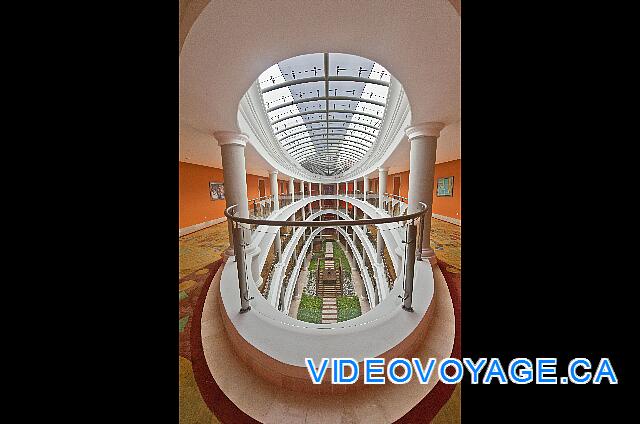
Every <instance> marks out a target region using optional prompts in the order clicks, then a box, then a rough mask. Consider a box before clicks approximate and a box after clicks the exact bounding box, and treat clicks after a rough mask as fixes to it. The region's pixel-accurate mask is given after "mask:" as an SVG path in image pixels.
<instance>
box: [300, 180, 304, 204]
mask: <svg viewBox="0 0 640 424" xmlns="http://www.w3.org/2000/svg"><path fill="white" fill-rule="evenodd" d="M300 193H301V194H302V198H303V199H304V181H302V180H300Z"/></svg>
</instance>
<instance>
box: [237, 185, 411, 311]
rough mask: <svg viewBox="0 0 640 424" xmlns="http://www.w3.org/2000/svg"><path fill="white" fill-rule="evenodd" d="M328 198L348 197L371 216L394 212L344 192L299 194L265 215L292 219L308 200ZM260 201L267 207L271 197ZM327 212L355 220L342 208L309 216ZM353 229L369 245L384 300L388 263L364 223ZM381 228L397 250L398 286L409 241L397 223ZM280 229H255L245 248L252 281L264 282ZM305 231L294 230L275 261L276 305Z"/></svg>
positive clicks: (272, 300)
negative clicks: (383, 261) (378, 256)
mask: <svg viewBox="0 0 640 424" xmlns="http://www.w3.org/2000/svg"><path fill="white" fill-rule="evenodd" d="M286 197H288V198H289V200H290V198H291V196H286ZM327 199H329V200H340V201H345V202H347V203H350V204H352V205H354V206H356V207H358V208H359V209H361V210H362V211H363V212H364V213H365V214H366V215H367V216H369V217H371V218H383V217H389V216H390V215H389V214H388V213H387V212H385V211H383V210H381V209H379V208H376V207H375V206H373V205H371V204H370V203H368V202H365V201H363V200H361V199H358V198H355V197H350V196H344V195H322V196H311V197H306V198H304V199H302V198H298V199H297V200H296V201H294V202H292V203H290V204H288V205H286V206H284V207H281V208H280V209H278V210H276V211H272V212H271V213H270V214H269V215H268V216H267V217H264V218H265V219H269V220H281V221H285V220H288V219H290V218H291V217H292V216H293V215H294V214H296V213H297V211H298V210H300V209H302V208H303V207H306V206H307V205H308V204H310V203H313V202H315V201H318V200H327ZM398 201H399V200H398ZM259 202H260V203H261V204H262V205H264V207H266V204H267V203H268V202H269V200H268V199H267V198H262V199H261V200H260V201H259ZM250 203H253V201H251V202H250ZM404 209H405V210H406V206H405V207H404ZM249 210H252V208H250V209H249ZM323 214H335V215H338V216H340V217H341V218H343V219H345V220H352V218H351V217H350V216H349V215H348V214H346V213H344V212H343V211H341V210H339V209H322V210H319V211H316V212H314V213H312V214H311V215H310V216H308V217H307V219H306V220H307V221H312V220H314V219H315V218H317V217H319V216H321V215H323ZM353 231H354V232H355V233H356V235H357V236H358V238H359V239H360V242H361V243H362V245H363V246H364V247H365V252H366V254H367V256H369V262H370V263H371V264H372V266H373V267H374V275H375V278H376V286H377V287H378V294H379V297H380V301H382V300H384V299H385V298H386V297H387V295H388V293H389V282H388V281H387V278H386V273H385V271H384V266H383V265H382V264H379V263H377V262H376V249H375V246H373V244H372V243H371V241H370V240H369V238H368V237H367V235H366V233H365V231H364V230H363V228H362V227H361V226H353ZM379 231H382V237H383V239H384V242H385V244H386V246H387V249H388V251H389V252H390V253H393V254H391V255H390V256H391V259H392V262H393V267H394V270H395V271H396V276H397V277H396V281H394V282H393V283H394V284H393V285H394V286H395V285H396V283H397V282H398V281H402V280H401V279H402V278H403V276H404V275H403V267H402V262H403V256H404V242H405V234H404V228H402V227H398V225H397V223H391V224H380V225H379ZM278 233H279V228H276V227H271V226H268V225H261V226H258V227H257V228H256V229H255V230H254V231H252V234H251V241H250V243H249V244H248V245H247V246H246V249H245V261H246V262H247V264H248V269H250V270H251V272H250V273H249V276H250V277H251V278H250V281H252V282H253V283H254V285H256V286H261V284H262V277H261V275H260V274H261V270H262V269H263V267H264V265H265V263H266V259H267V254H268V252H269V250H270V248H271V245H272V244H273V243H274V241H275V237H276V236H277V234H278ZM302 233H303V230H302V229H300V228H298V229H296V230H295V231H293V234H292V236H291V238H290V239H289V242H288V243H287V245H286V246H285V248H284V249H283V251H282V260H281V261H279V262H278V263H277V264H276V265H275V268H274V271H273V276H272V278H271V285H270V287H269V292H268V296H267V299H268V301H269V303H271V304H272V306H274V307H277V306H278V303H279V299H280V290H281V287H282V282H283V273H284V270H285V268H286V266H285V265H286V264H288V263H289V261H290V260H291V257H292V255H293V250H294V249H295V246H296V244H297V243H298V241H299V239H300V237H302ZM354 247H355V246H354ZM353 250H354V251H357V250H358V249H355V248H354V249H353ZM362 259H363V261H362V264H361V263H360V262H358V264H359V267H360V269H361V271H362V274H363V275H365V274H367V277H366V278H365V282H367V283H366V284H367V287H366V288H367V295H368V300H369V304H370V305H372V307H373V306H375V305H376V297H375V296H372V294H373V283H372V282H371V279H370V277H369V276H368V273H366V272H364V269H365V267H364V258H362ZM295 272H296V275H297V273H299V269H298V270H297V271H295ZM285 304H290V299H289V298H288V297H285ZM287 309H288V308H287Z"/></svg>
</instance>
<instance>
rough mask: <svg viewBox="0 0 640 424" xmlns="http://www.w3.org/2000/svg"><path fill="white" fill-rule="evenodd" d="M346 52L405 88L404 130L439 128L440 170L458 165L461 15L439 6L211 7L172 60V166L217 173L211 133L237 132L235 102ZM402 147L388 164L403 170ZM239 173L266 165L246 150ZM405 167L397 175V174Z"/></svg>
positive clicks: (405, 150) (335, 0)
mask: <svg viewBox="0 0 640 424" xmlns="http://www.w3.org/2000/svg"><path fill="white" fill-rule="evenodd" d="M323 51H328V52H344V53H351V54H356V55H359V56H363V57H366V58H369V59H372V60H375V61H376V62H378V63H380V64H381V65H383V66H384V67H385V68H387V69H388V70H389V71H390V72H391V73H392V74H393V75H394V76H395V77H396V78H397V79H398V80H399V81H400V82H401V83H402V85H403V87H404V89H405V91H406V94H407V96H408V99H409V102H410V105H411V114H412V120H413V121H412V123H413V124H417V123H421V122H429V121H440V122H444V123H445V124H447V125H448V126H447V128H445V129H444V130H443V133H442V135H441V138H440V140H439V142H438V154H437V161H438V162H446V161H449V160H453V159H458V158H459V157H460V16H459V14H458V12H457V11H456V9H455V8H454V7H453V6H452V5H451V4H450V3H449V2H448V1H447V0H428V1H425V0H404V1H402V2H391V1H388V0H384V1H382V0H352V1H350V2H349V3H348V7H345V3H344V2H343V1H340V0H325V1H317V0H315V1H304V0H297V1H292V0H273V1H270V2H268V3H261V2H255V1H238V0H236V1H232V0H219V1H213V2H211V3H209V4H208V5H207V6H206V7H205V8H204V10H203V11H202V13H201V14H200V16H199V17H198V18H197V19H196V20H195V22H194V24H193V26H192V27H191V30H190V32H189V33H188V35H187V36H186V39H185V41H184V44H183V47H182V50H181V53H180V119H181V122H180V160H181V161H185V162H191V163H198V164H202V165H207V166H216V167H220V166H221V158H220V148H219V147H218V146H217V142H216V141H215V139H214V138H213V136H211V135H209V134H213V132H214V131H222V130H230V131H234V130H237V129H238V124H237V113H238V104H239V102H240V99H241V98H242V96H243V95H244V93H245V92H246V91H247V89H248V88H249V86H250V85H251V84H252V83H253V81H255V79H256V78H257V77H258V75H260V73H262V72H263V71H264V70H265V69H267V68H268V67H269V66H271V65H273V64H274V63H276V62H278V61H280V60H283V59H286V58H289V57H293V56H296V55H300V54H305V53H315V52H323ZM408 154H409V143H408V142H402V143H400V145H399V146H398V148H397V149H396V151H395V152H394V153H393V154H392V155H391V156H390V157H389V159H388V160H387V162H385V165H386V166H390V167H391V169H390V172H398V171H400V170H406V169H407V168H408V165H409V164H408V157H409V155H408ZM246 158H247V172H249V173H253V174H259V175H265V173H266V172H267V170H268V169H269V164H268V163H267V161H265V160H264V159H263V158H262V157H261V156H260V155H259V154H258V153H257V152H256V151H255V149H253V148H252V147H251V146H249V145H248V146H247V150H246ZM402 168H404V169H402Z"/></svg>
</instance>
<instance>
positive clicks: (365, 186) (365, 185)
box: [362, 175, 369, 202]
mask: <svg viewBox="0 0 640 424" xmlns="http://www.w3.org/2000/svg"><path fill="white" fill-rule="evenodd" d="M362 188H363V191H364V195H365V197H364V201H365V202H366V201H367V197H366V196H367V192H368V191H369V177H367V176H366V175H365V176H364V177H362Z"/></svg>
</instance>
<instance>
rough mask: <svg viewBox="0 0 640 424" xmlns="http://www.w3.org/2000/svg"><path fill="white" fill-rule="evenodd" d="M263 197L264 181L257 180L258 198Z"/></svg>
mask: <svg viewBox="0 0 640 424" xmlns="http://www.w3.org/2000/svg"><path fill="white" fill-rule="evenodd" d="M265 195H266V193H265V190H264V180H258V197H264V196H265Z"/></svg>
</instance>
